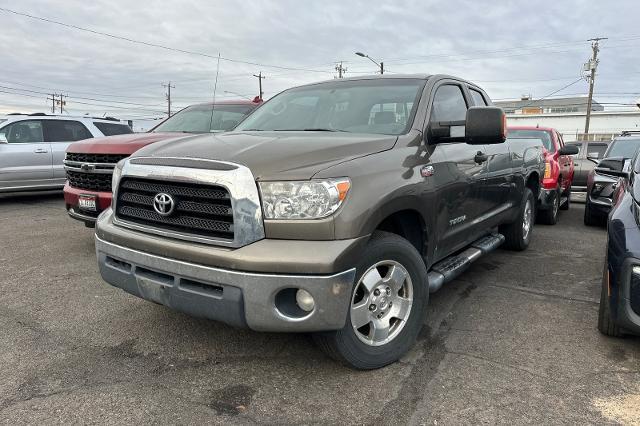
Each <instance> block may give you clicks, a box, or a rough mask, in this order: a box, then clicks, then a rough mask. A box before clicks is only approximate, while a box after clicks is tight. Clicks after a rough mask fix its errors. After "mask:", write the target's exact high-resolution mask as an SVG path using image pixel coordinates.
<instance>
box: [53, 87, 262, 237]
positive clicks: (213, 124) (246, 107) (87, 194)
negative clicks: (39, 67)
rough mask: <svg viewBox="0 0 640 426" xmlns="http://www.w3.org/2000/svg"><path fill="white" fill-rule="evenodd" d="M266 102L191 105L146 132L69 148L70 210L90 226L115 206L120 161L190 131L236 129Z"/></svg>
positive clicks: (66, 191)
mask: <svg viewBox="0 0 640 426" xmlns="http://www.w3.org/2000/svg"><path fill="white" fill-rule="evenodd" d="M261 102H262V101H261V100H260V99H259V98H256V99H254V100H253V101H223V102H219V101H218V102H216V103H215V108H212V107H213V104H212V103H206V104H199V105H191V106H188V107H186V108H184V109H182V110H181V111H179V112H177V113H176V114H174V115H172V116H171V117H169V118H167V119H166V120H164V121H163V122H162V123H160V124H158V125H157V126H156V127H154V128H153V129H151V130H150V131H149V132H146V133H130V134H125V135H119V136H109V137H103V138H94V139H87V140H84V141H79V142H75V143H73V144H71V145H69V147H68V148H67V151H66V156H65V160H64V166H65V170H66V174H67V182H66V184H65V186H64V201H65V205H66V208H67V213H68V214H69V216H71V217H72V218H74V219H77V220H80V221H82V222H84V223H85V225H86V226H88V227H93V226H94V224H95V221H96V218H97V217H98V215H99V214H100V213H101V212H102V211H103V210H105V209H107V208H108V207H109V206H110V205H111V177H112V175H113V168H114V167H115V165H116V163H117V162H118V161H120V160H122V159H124V158H127V157H129V156H130V155H131V154H133V153H134V152H136V151H137V150H139V149H140V148H142V147H144V146H147V145H149V144H152V143H154V142H159V141H164V140H168V139H171V138H181V137H184V136H185V135H186V134H192V133H193V134H199V133H210V132H224V131H227V130H231V129H233V128H234V127H235V126H236V125H237V124H238V123H239V122H240V121H242V120H243V119H244V118H245V117H246V116H247V115H248V114H249V113H250V112H251V111H253V110H254V109H255V108H256V107H257V106H258V105H260V103H261Z"/></svg>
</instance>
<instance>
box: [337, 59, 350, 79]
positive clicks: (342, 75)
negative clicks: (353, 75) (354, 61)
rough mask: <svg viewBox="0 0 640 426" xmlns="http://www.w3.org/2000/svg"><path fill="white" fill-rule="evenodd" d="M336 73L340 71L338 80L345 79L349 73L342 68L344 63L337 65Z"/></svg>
mask: <svg viewBox="0 0 640 426" xmlns="http://www.w3.org/2000/svg"><path fill="white" fill-rule="evenodd" d="M336 71H338V78H343V77H344V74H345V73H346V72H347V68H346V67H343V66H342V61H340V63H339V64H336Z"/></svg>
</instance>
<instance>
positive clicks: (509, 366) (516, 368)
mask: <svg viewBox="0 0 640 426" xmlns="http://www.w3.org/2000/svg"><path fill="white" fill-rule="evenodd" d="M445 351H446V353H448V354H452V355H459V356H464V357H468V358H473V359H477V360H479V361H484V362H487V363H489V364H492V365H495V366H498V367H504V368H506V369H508V370H518V371H522V372H525V373H528V374H530V375H531V376H534V377H537V378H539V379H549V378H550V377H549V376H547V375H546V374H539V373H536V372H534V371H531V370H529V369H528V368H524V367H518V366H515V365H511V364H507V363H504V362H500V361H496V360H493V359H490V358H485V357H482V356H479V355H473V354H470V353H467V352H459V351H451V350H448V349H446V350H445Z"/></svg>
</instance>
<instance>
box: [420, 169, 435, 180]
mask: <svg viewBox="0 0 640 426" xmlns="http://www.w3.org/2000/svg"><path fill="white" fill-rule="evenodd" d="M435 172H436V171H435V169H434V168H433V166H423V167H422V168H421V169H420V175H421V176H422V177H429V176H433V174H434V173H435Z"/></svg>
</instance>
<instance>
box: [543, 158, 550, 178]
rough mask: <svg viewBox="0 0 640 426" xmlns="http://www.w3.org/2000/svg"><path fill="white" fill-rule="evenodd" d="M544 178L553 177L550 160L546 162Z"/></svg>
mask: <svg viewBox="0 0 640 426" xmlns="http://www.w3.org/2000/svg"><path fill="white" fill-rule="evenodd" d="M544 178H545V179H550V178H551V161H549V160H545V162H544Z"/></svg>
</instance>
